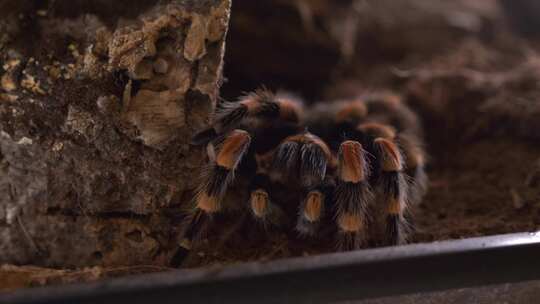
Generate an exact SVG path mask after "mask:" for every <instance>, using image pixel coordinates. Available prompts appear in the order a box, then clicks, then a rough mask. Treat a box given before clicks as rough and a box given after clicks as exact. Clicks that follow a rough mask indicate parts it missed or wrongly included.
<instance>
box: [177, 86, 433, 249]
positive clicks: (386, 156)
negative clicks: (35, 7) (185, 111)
mask: <svg viewBox="0 0 540 304" xmlns="http://www.w3.org/2000/svg"><path fill="white" fill-rule="evenodd" d="M421 138H422V134H421V128H420V126H419V123H418V120H417V117H416V115H415V114H414V113H413V112H412V111H411V110H410V109H409V108H408V107H407V106H406V105H405V104H403V103H402V102H401V100H400V99H399V98H398V97H397V96H395V95H392V94H370V95H366V96H363V97H359V98H356V99H352V100H343V101H335V102H325V103H319V104H317V105H315V106H312V107H311V108H310V109H308V110H305V109H304V106H303V104H302V102H301V100H300V99H299V98H296V97H294V96H292V95H287V94H284V93H277V94H273V93H271V92H268V91H265V90H260V91H256V92H254V93H251V94H248V95H245V96H244V97H242V98H240V100H239V101H237V102H227V103H223V104H221V105H220V107H219V108H218V109H217V110H216V113H215V115H214V118H213V123H212V125H211V126H210V127H209V128H208V129H205V130H203V131H201V132H199V133H197V134H196V135H195V136H194V138H193V143H194V144H196V145H206V147H207V149H206V151H207V153H208V159H209V162H208V164H207V166H206V168H204V170H203V174H202V175H201V181H200V183H199V187H198V189H197V193H196V196H195V200H194V207H193V210H192V212H191V215H190V217H189V221H188V224H187V227H186V229H185V235H184V240H183V242H182V245H181V248H180V251H179V253H177V255H176V260H178V259H179V258H180V257H181V256H182V255H184V254H185V253H187V250H188V249H189V248H190V246H191V242H192V241H193V240H194V239H196V238H197V236H198V234H199V233H201V231H202V230H204V227H205V226H207V225H208V224H210V223H211V222H212V218H213V217H214V216H215V215H216V214H218V213H220V212H222V211H223V209H224V205H223V201H224V199H225V196H226V194H227V192H228V191H229V190H230V189H231V188H235V187H236V188H241V191H242V190H243V191H244V192H245V194H246V195H244V197H246V202H245V209H246V210H250V211H251V214H252V215H253V217H254V218H255V219H256V220H257V221H258V222H261V223H263V224H264V225H280V224H283V223H284V222H287V220H284V218H285V219H286V218H290V214H288V213H290V212H288V211H289V210H291V203H290V202H289V201H288V200H285V199H282V195H281V196H280V195H279V194H278V192H283V191H284V190H283V189H286V190H285V191H288V192H289V193H290V197H294V198H295V199H294V200H295V201H294V202H293V203H292V204H293V205H294V206H293V209H295V210H296V212H294V214H295V217H296V220H295V221H294V227H295V230H296V231H297V232H298V233H300V234H302V235H306V236H309V237H317V235H318V233H319V231H321V225H323V224H324V225H326V224H328V223H330V224H331V225H332V226H333V227H334V228H335V229H333V230H334V233H335V236H336V240H337V241H336V244H337V245H338V246H339V247H340V248H341V249H345V250H350V249H358V248H362V247H364V246H366V244H368V243H374V244H386V245H395V244H401V243H403V242H405V240H406V235H407V231H408V230H409V228H410V227H409V225H408V224H407V220H406V219H407V218H409V217H410V214H409V213H408V207H410V206H414V205H415V204H417V203H418V202H419V201H420V200H421V199H422V196H423V194H424V192H425V185H426V177H425V174H424V160H425V155H424V151H423V148H422V145H421V143H422V141H421ZM241 197H242V196H241ZM237 201H238V200H237ZM287 215H289V216H287ZM289 222H290V221H289ZM182 251H184V253H182Z"/></svg>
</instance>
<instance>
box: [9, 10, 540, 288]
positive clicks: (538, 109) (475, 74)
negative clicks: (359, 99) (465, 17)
mask: <svg viewBox="0 0 540 304" xmlns="http://www.w3.org/2000/svg"><path fill="white" fill-rule="evenodd" d="M233 20H234V19H233ZM230 35H235V33H234V32H232V33H230ZM233 37H234V36H233ZM237 37H238V36H237ZM512 39H513V38H512ZM512 41H514V40H512ZM520 43H521V42H520ZM529 47H530V46H528V45H527V46H526V47H524V49H527V51H523V52H522V53H521V52H518V53H520V54H515V52H514V51H507V50H501V49H497V50H495V49H494V48H493V46H492V45H484V44H483V43H482V42H479V41H477V40H474V39H473V40H472V42H470V41H468V42H467V41H465V42H463V43H462V44H460V45H459V46H456V48H455V49H454V50H449V51H448V52H444V53H443V54H441V55H437V56H434V57H431V58H430V59H429V60H428V61H418V60H416V61H414V63H411V62H408V63H407V64H405V65H404V66H408V67H409V68H410V67H411V66H412V67H414V69H412V68H410V69H405V70H404V71H400V72H396V71H395V70H393V68H394V67H395V66H394V65H393V64H387V63H380V66H376V65H370V66H369V71H370V72H372V74H371V75H387V76H381V77H378V78H377V79H376V80H373V79H371V78H370V77H369V75H362V74H360V75H359V74H355V75H348V76H347V80H346V81H344V80H343V79H344V78H339V77H338V78H339V79H333V80H331V81H330V82H329V83H330V84H329V85H327V86H326V87H325V88H324V89H322V90H321V89H318V91H319V93H317V94H316V96H317V97H320V98H321V99H323V98H329V97H334V96H340V94H341V93H342V92H344V91H347V90H348V89H347V88H348V87H350V85H347V84H344V83H345V82H347V83H353V84H361V86H363V87H367V88H372V87H376V88H389V89H394V90H395V91H397V92H399V93H400V94H402V95H403V96H404V98H405V100H406V101H407V102H409V103H410V105H411V106H412V107H413V108H415V109H416V110H417V111H418V112H419V113H420V114H421V117H422V120H423V124H424V126H425V127H426V149H427V151H428V153H429V156H430V157H429V164H428V175H429V180H430V182H429V190H428V193H427V195H426V196H425V198H424V200H423V203H422V204H421V205H420V206H418V207H417V208H416V210H415V212H414V218H415V220H414V223H415V232H414V233H413V234H412V235H411V237H410V241H411V242H412V243H419V242H433V241H441V240H449V239H460V238H466V237H476V236H485V235H494V234H501V233H511V232H524V231H536V230H537V229H538V228H539V227H540V191H539V190H538V189H539V185H540V184H539V183H540V162H539V160H540V146H539V145H538V144H537V142H536V141H537V139H538V138H540V135H537V134H536V132H535V130H540V128H538V125H537V123H536V122H535V117H537V116H536V115H537V113H540V102H538V101H536V99H535V98H536V97H540V72H536V73H534V72H531V73H529V71H538V70H539V69H538V68H539V67H540V65H539V64H538V61H535V58H537V55H535V54H536V53H535V51H534V48H533V47H530V48H529ZM227 52H229V50H228V51H227ZM226 54H228V53H226ZM236 55H238V54H236ZM239 57H241V56H236V57H235V58H231V60H230V61H229V63H228V64H229V65H234V64H235V60H237V59H238V58H239ZM227 58H228V57H227V55H226V57H225V61H226V62H228V59H227ZM477 59H478V60H477ZM362 68H367V67H366V66H363V67H360V66H359V67H358V69H359V70H362ZM400 68H401V67H400ZM231 70H234V69H231ZM228 71H229V70H228V69H227V67H226V69H225V74H226V77H228V78H229V81H230V82H231V84H225V87H224V90H225V91H226V92H227V94H228V95H234V94H237V93H239V92H240V88H242V81H241V80H235V75H236V74H237V72H238V71H232V72H231V73H229V74H227V73H228ZM370 82H371V83H370ZM371 84H374V85H373V86H370V85H371ZM283 86H284V84H283V83H280V84H279V86H276V87H283ZM270 87H272V85H271V86H270ZM245 89H249V88H245ZM292 89H293V90H294V89H296V90H297V91H300V92H301V93H302V92H303V91H305V90H303V89H305V88H301V87H298V86H296V87H295V85H293V87H292ZM227 97H230V96H227ZM311 97H313V96H311ZM442 100H444V102H442ZM514 101H515V104H513V102H514ZM509 104H510V106H509ZM233 218H234V219H235V220H233ZM237 218H241V219H242V218H244V220H243V221H242V220H239V221H238V220H236V219H237ZM224 223H225V225H223V226H221V227H220V228H219V233H216V234H212V235H211V237H209V238H208V239H204V240H202V242H201V243H200V244H199V245H198V246H196V247H195V250H193V252H192V254H191V255H190V256H189V258H188V260H187V261H186V263H185V264H184V265H183V267H188V268H194V267H205V266H210V265H216V264H217V265H228V264H234V263H240V262H246V261H266V260H273V259H279V258H287V257H295V256H305V255H313V254H319V253H324V252H330V251H333V250H334V243H333V241H332V240H330V239H323V240H307V239H302V238H299V237H297V236H296V235H295V234H294V233H293V232H286V231H284V230H279V229H272V230H270V231H265V230H264V229H258V228H257V229H252V228H253V225H251V224H252V222H250V221H249V219H248V218H247V217H246V216H242V215H240V216H238V215H237V214H235V215H231V216H230V217H229V218H226V219H225V220H224ZM169 269H170V268H168V267H162V266H153V265H140V266H129V267H128V266H126V267H101V266H95V267H88V268H84V269H49V268H40V267H34V266H24V265H18V266H13V265H4V266H1V267H0V291H2V290H13V289H16V288H21V287H28V286H39V285H49V284H58V283H67V282H81V281H93V280H97V279H103V278H109V277H116V276H121V275H127V274H137V273H146V272H155V271H165V270H169Z"/></svg>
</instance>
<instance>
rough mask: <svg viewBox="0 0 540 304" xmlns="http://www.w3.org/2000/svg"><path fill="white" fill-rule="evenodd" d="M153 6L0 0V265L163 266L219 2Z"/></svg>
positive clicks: (201, 118)
mask: <svg viewBox="0 0 540 304" xmlns="http://www.w3.org/2000/svg"><path fill="white" fill-rule="evenodd" d="M154 2H155V1H147V2H145V3H144V4H133V2H132V1H114V2H113V3H110V1H83V0H80V1H75V3H71V2H70V3H69V4H66V3H61V4H56V2H54V1H51V2H49V5H48V6H43V7H40V6H39V5H42V4H41V2H39V3H38V2H37V1H20V2H17V3H14V2H12V1H0V8H2V9H0V11H2V13H0V15H2V16H0V17H2V18H0V19H1V21H0V61H1V63H2V64H0V77H1V86H0V252H1V253H2V254H1V255H0V264H1V263H16V264H36V265H41V266H48V267H82V266H88V265H103V266H111V265H134V264H157V265H163V264H167V261H168V258H169V256H170V255H171V254H172V253H173V250H174V247H175V245H176V238H177V235H176V234H177V232H176V231H175V227H177V223H178V221H179V220H181V210H180V209H181V208H180V207H181V205H182V204H181V203H183V202H186V201H189V199H190V189H192V188H193V183H194V178H193V177H194V176H195V175H196V169H197V168H198V167H199V164H200V162H201V161H202V155H203V153H201V151H200V150H199V149H198V148H195V147H192V146H190V145H189V138H190V136H191V134H192V132H193V130H195V129H198V128H201V127H202V126H203V125H205V124H207V123H208V117H209V114H210V113H211V112H212V111H213V108H214V106H215V103H216V99H217V97H218V90H219V86H220V84H221V77H222V64H223V52H224V40H225V36H226V32H227V27H228V19H229V11H230V0H205V1H169V2H167V3H160V4H155V3H154ZM137 3H139V2H137ZM90 9H91V10H90Z"/></svg>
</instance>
